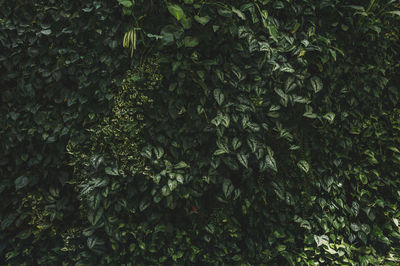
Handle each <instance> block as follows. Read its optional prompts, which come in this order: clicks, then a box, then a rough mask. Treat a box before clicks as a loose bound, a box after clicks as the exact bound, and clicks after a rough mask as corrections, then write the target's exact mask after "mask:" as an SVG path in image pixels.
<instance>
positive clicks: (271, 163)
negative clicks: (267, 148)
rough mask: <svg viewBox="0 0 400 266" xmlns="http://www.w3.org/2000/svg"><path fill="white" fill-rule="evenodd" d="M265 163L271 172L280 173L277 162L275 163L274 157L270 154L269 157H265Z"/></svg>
mask: <svg viewBox="0 0 400 266" xmlns="http://www.w3.org/2000/svg"><path fill="white" fill-rule="evenodd" d="M265 163H266V166H267V167H268V168H269V169H271V170H272V171H274V172H278V168H277V167H276V162H275V159H274V157H272V156H271V155H269V154H268V155H267V156H266V157H265Z"/></svg>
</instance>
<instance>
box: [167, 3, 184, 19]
mask: <svg viewBox="0 0 400 266" xmlns="http://www.w3.org/2000/svg"><path fill="white" fill-rule="evenodd" d="M168 11H169V13H171V15H172V16H174V17H175V18H176V19H177V20H178V21H179V20H181V19H182V18H184V17H185V13H184V12H183V9H182V8H181V7H180V6H179V5H169V6H168Z"/></svg>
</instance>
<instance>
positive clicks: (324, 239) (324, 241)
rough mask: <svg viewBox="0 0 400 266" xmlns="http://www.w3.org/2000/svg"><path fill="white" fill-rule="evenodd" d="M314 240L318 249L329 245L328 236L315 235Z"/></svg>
mask: <svg viewBox="0 0 400 266" xmlns="http://www.w3.org/2000/svg"><path fill="white" fill-rule="evenodd" d="M314 240H315V243H317V247H319V246H322V245H326V246H327V245H328V244H329V237H328V236H327V235H322V236H317V235H314Z"/></svg>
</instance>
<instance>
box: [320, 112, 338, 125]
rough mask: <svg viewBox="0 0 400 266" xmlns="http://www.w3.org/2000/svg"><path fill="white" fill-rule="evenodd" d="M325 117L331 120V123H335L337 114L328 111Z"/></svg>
mask: <svg viewBox="0 0 400 266" xmlns="http://www.w3.org/2000/svg"><path fill="white" fill-rule="evenodd" d="M323 118H325V119H326V120H328V121H329V123H333V120H334V119H335V114H334V113H326V114H325V115H324V116H323Z"/></svg>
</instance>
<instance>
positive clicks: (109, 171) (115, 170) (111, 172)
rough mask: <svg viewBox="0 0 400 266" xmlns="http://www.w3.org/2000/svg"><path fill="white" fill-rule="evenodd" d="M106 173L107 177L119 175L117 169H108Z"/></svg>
mask: <svg viewBox="0 0 400 266" xmlns="http://www.w3.org/2000/svg"><path fill="white" fill-rule="evenodd" d="M104 171H105V172H106V174H107V175H113V176H117V175H119V173H118V168H117V167H106V168H105V169H104Z"/></svg>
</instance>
